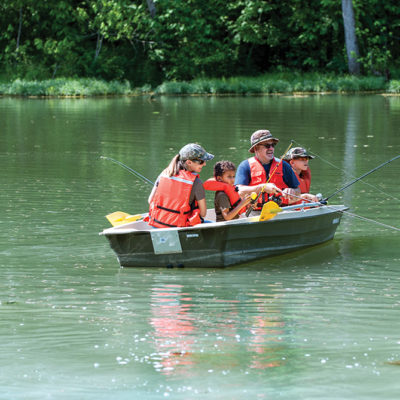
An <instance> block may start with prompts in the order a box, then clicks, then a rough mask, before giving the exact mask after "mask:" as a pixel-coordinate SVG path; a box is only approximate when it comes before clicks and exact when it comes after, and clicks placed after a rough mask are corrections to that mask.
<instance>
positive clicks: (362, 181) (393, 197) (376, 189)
mask: <svg viewBox="0 0 400 400" xmlns="http://www.w3.org/2000/svg"><path fill="white" fill-rule="evenodd" d="M291 140H292V141H293V142H294V143H296V144H297V145H299V146H300V147H304V146H303V145H302V144H301V143H299V142H297V141H296V140H294V139H291ZM312 154H313V155H315V156H316V157H318V158H319V159H320V160H321V161H322V162H324V163H326V164H328V165H330V166H331V167H333V168H335V169H337V170H338V171H341V172H342V173H343V174H344V175H345V176H346V177H347V178H353V179H355V178H356V176H354V175H352V174H349V173H348V172H347V171H345V170H344V169H341V168H339V167H338V166H337V165H335V164H333V163H331V162H330V161H328V160H325V159H324V158H323V157H321V156H320V155H319V154H317V153H315V152H314V151H313V152H312ZM391 161H392V160H391ZM361 183H363V184H364V185H368V186H370V187H371V188H372V189H374V190H375V191H378V192H381V193H382V194H383V195H385V196H386V197H390V198H391V199H392V200H396V201H398V202H400V199H398V198H397V197H395V196H393V195H391V194H389V193H387V192H386V191H385V190H383V189H382V188H380V187H379V186H376V185H373V184H371V183H369V182H366V181H364V180H361Z"/></svg>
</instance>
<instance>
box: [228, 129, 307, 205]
mask: <svg viewBox="0 0 400 400" xmlns="http://www.w3.org/2000/svg"><path fill="white" fill-rule="evenodd" d="M278 142H279V139H277V138H275V137H273V136H272V134H271V132H270V131H268V130H264V129H262V130H258V131H255V132H254V133H253V134H252V135H251V138H250V144H251V146H250V149H249V152H250V153H254V157H251V158H248V159H247V160H244V161H242V162H241V163H240V164H239V167H238V169H237V173H236V180H235V185H238V187H239V193H240V194H241V195H244V194H247V193H251V192H256V193H257V194H259V193H260V192H261V193H262V194H261V196H259V198H258V203H257V205H256V207H255V209H256V210H260V209H261V208H262V206H263V204H264V203H266V202H267V201H268V198H269V195H274V194H282V195H283V196H282V197H283V200H284V203H283V204H292V203H295V202H296V201H297V200H298V198H297V197H294V196H299V195H300V189H299V185H300V183H299V181H298V179H297V178H296V175H295V173H294V172H293V170H292V168H291V167H290V165H289V164H288V163H285V162H281V160H280V159H278V158H276V157H275V156H274V150H275V146H276V144H277V143H278ZM267 182H268V183H267Z"/></svg>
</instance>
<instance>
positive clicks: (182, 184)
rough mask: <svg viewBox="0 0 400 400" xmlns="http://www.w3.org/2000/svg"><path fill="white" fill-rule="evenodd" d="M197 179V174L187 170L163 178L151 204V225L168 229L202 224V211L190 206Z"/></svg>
mask: <svg viewBox="0 0 400 400" xmlns="http://www.w3.org/2000/svg"><path fill="white" fill-rule="evenodd" d="M196 178H197V174H194V173H192V172H189V171H186V170H180V171H179V173H178V174H177V175H174V176H171V177H168V176H161V177H160V179H159V182H158V186H157V189H156V192H155V193H154V196H153V199H152V201H151V203H150V210H149V219H150V221H149V225H152V226H155V227H157V228H168V227H177V226H180V227H182V226H193V225H196V224H200V223H201V219H200V210H199V209H198V208H197V209H195V210H192V209H191V207H190V204H189V198H190V193H191V192H192V188H193V183H194V181H195V179H196Z"/></svg>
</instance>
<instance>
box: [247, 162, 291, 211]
mask: <svg viewBox="0 0 400 400" xmlns="http://www.w3.org/2000/svg"><path fill="white" fill-rule="evenodd" d="M248 161H249V165H250V174H251V181H250V184H249V186H256V185H259V184H260V183H267V174H266V173H265V169H264V167H263V165H262V164H261V163H260V161H259V160H258V159H257V158H256V157H251V158H249V159H248ZM282 164H283V163H282V162H280V160H279V158H275V157H274V158H273V159H272V162H271V166H270V169H269V173H270V175H271V174H272V173H273V175H272V177H271V179H270V180H269V183H274V184H275V185H276V186H277V187H278V188H279V189H282V190H283V189H286V188H287V187H288V185H286V183H285V181H284V180H283V167H282ZM274 171H275V172H274ZM268 199H269V195H268V193H265V192H263V193H262V194H261V196H260V197H259V198H258V201H257V207H256V209H257V210H261V208H262V206H263V204H264V203H267V202H268ZM287 204H288V201H287V199H282V205H287Z"/></svg>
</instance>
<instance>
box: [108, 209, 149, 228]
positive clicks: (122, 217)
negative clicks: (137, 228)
mask: <svg viewBox="0 0 400 400" xmlns="http://www.w3.org/2000/svg"><path fill="white" fill-rule="evenodd" d="M106 218H107V219H108V220H109V221H110V224H111V225H112V226H118V225H122V224H127V223H128V222H134V221H138V220H140V219H142V218H143V215H142V214H136V215H131V214H128V213H125V212H122V211H115V212H113V213H111V214H108V215H106Z"/></svg>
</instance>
